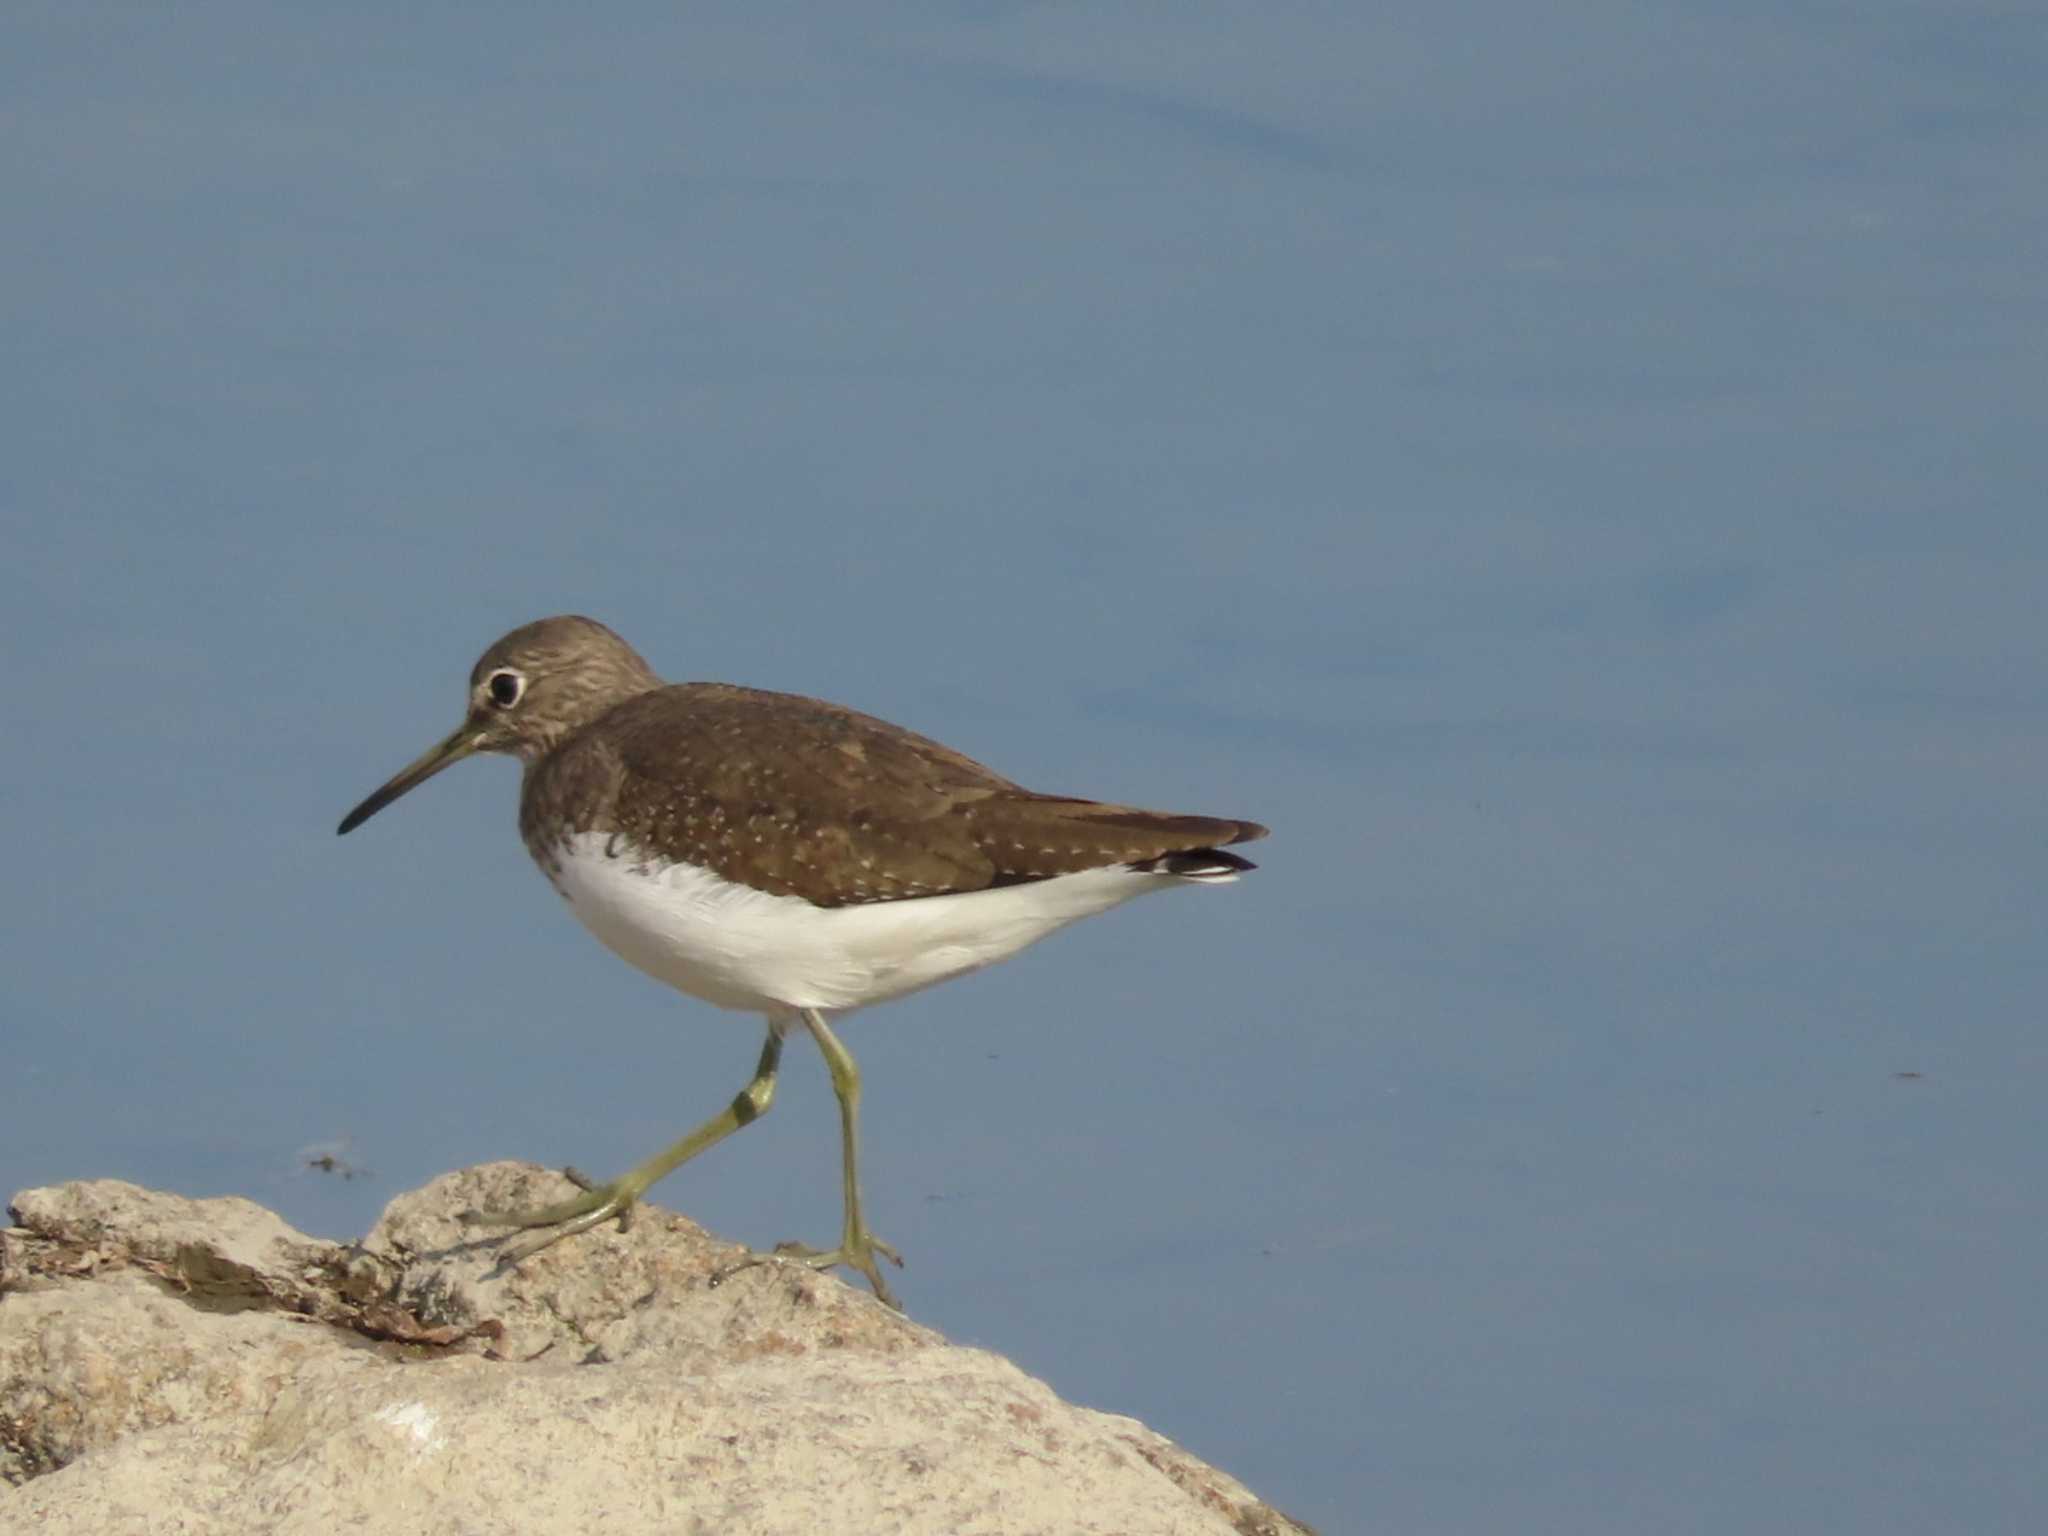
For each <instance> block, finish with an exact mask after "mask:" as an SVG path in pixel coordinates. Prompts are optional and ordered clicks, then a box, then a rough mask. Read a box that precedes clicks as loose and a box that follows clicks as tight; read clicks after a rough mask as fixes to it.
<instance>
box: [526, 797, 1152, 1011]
mask: <svg viewBox="0 0 2048 1536" xmlns="http://www.w3.org/2000/svg"><path fill="white" fill-rule="evenodd" d="M607 841H608V839H607V837H606V835H605V834H604V833H601V832H585V833H579V834H577V835H576V836H575V837H573V838H571V839H569V841H568V842H567V843H566V844H565V845H563V847H562V848H561V849H560V851H559V853H558V855H557V857H558V858H559V860H560V865H561V867H560V868H559V869H556V870H550V871H548V878H549V879H551V880H552V881H553V882H554V884H555V889H556V890H558V891H560V892H561V893H562V895H563V896H564V897H565V898H566V899H567V900H568V902H569V905H570V906H571V907H572V908H573V909H574V910H575V913H576V915H577V917H579V918H580V919H582V921H583V925H584V926H585V927H586V928H588V929H589V930H590V931H591V932H592V933H594V934H596V935H597V937H598V939H599V940H600V941H602V942H603V944H604V945H605V947H606V948H608V949H610V950H611V951H612V952H613V953H614V954H616V955H618V956H619V958H620V959H622V960H625V961H627V962H628V963H630V964H632V965H635V966H637V967H639V968H640V969H641V970H643V971H645V972H646V973H647V974H648V975H650V976H652V977H654V978H655V979H656V980H657V981H664V982H667V983H668V984H669V985H670V986H672V987H675V988H677V989H678V990H680V991H683V992H687V993H689V994H690V995H691V996H692V997H700V998H703V999H704V1000H705V1001H706V1002H709V1003H716V1004H718V1005H719V1006H720V1007H722V1008H743V1009H747V1010H749V1011H751V1012H756V1013H766V1014H770V1015H783V1014H788V1013H792V1012H794V1011H795V1010H797V1009H799V1008H826V1009H833V1010H840V1011H843V1010H846V1009H850V1008H864V1007H866V1006H867V1005H868V1004H870V1003H879V1002H883V1001H885V1000H887V999H889V998H892V997H901V996H903V995H904V994H905V993H906V992H915V991H917V990H918V989H919V988H920V987H929V986H931V985H933V984H934V983H935V982H941V981H945V980H946V979H948V978H949V977H953V976H960V975H964V974H966V973H967V972H968V971H975V970H979V969H981V967H983V966H985V965H993V964H994V963H995V962H996V961H998V960H1006V959H1008V958H1009V957H1010V956H1011V955H1014V954H1016V953H1017V951H1018V950H1020V949H1022V948H1024V947H1025V946H1026V945H1027V944H1031V943H1034V942H1035V941H1037V940H1039V939H1042V938H1044V937H1045V936H1046V935H1047V934H1049V933H1051V932H1053V931H1054V930H1056V929H1059V928H1064V927H1065V926H1066V925H1067V924H1068V923H1071V922H1074V921H1075V920H1077V919H1079V918H1083V917H1088V916H1091V915H1093V914H1094V913H1097V912H1103V911H1107V910H1108V909H1109V908H1111V907H1113V906H1116V905H1118V904H1119V903H1120V902H1125V901H1128V900H1130V899H1131V898H1132V897H1133V896H1141V895H1143V894H1144V893H1145V892H1147V891H1153V890H1159V889H1162V888H1164V887H1166V886H1169V885H1173V884H1176V883H1178V882H1176V881H1175V880H1174V879H1173V878H1172V877H1171V876H1162V875H1154V874H1139V873H1135V872H1133V871H1131V870H1127V869H1123V868H1112V869H1094V870H1084V871H1082V872H1081V873H1079V874H1072V875H1057V876H1055V877H1053V878H1052V879H1050V880H1036V881H1032V882H1030V883H1028V884H1024V885H1010V886H1003V887H1001V888H999V889H996V890H989V891H971V892H967V893H964V894H961V895H955V896H922V897H918V898H916V899H914V900H909V901H886V902H872V903H869V904H867V905H863V906H848V907H818V906H813V905H812V904H811V903H810V902H808V901H805V900H803V899H802V898H801V897H796V896H771V895H768V894H767V893H765V892H762V891H757V890H754V889H752V888H751V887H749V886H744V885H738V884H735V883H734V882H732V881H730V880H725V879H722V878H720V877H719V876H717V875H715V874H713V873H711V871H709V870H707V869H702V868H699V867H698V866H697V865H694V864H648V863H645V862H643V861H641V860H640V859H639V858H638V857H637V856H636V855H635V854H633V853H632V852H631V851H630V850H622V851H621V853H620V854H619V856H617V857H611V856H608V855H607V854H606V853H605V846H606V843H607Z"/></svg>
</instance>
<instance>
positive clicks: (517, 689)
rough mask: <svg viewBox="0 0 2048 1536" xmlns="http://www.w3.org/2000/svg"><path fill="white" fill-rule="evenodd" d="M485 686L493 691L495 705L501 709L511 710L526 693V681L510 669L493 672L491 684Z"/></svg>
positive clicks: (492, 697) (492, 696) (492, 698)
mask: <svg viewBox="0 0 2048 1536" xmlns="http://www.w3.org/2000/svg"><path fill="white" fill-rule="evenodd" d="M485 686H487V687H488V688H489V689H490V690H491V702H492V703H493V704H495V705H497V706H498V708H500V709H510V708H511V707H512V706H513V705H514V704H517V703H518V702H519V698H520V695H522V694H523V693H525V692H526V679H525V678H523V677H521V676H520V675H519V674H518V673H517V672H514V671H512V670H511V669H510V668H509V667H508V668H506V669H505V670H504V671H502V672H493V673H492V674H491V680H490V682H489V683H487V684H486V685H485Z"/></svg>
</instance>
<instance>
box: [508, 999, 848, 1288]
mask: <svg viewBox="0 0 2048 1536" xmlns="http://www.w3.org/2000/svg"><path fill="white" fill-rule="evenodd" d="M835 1043H836V1042H835ZM781 1063H782V1031H781V1030H780V1029H778V1028H777V1027H776V1026H775V1025H773V1024H771V1025H769V1026H768V1039H767V1042H766V1043H765V1044H764V1045H763V1046H762V1047H761V1060H760V1064H759V1065H757V1066H756V1067H755V1068H754V1078H753V1081H752V1082H750V1083H748V1084H747V1086H746V1087H744V1088H742V1089H741V1090H740V1091H739V1092H738V1093H736V1094H735V1095H733V1101H732V1103H730V1104H728V1105H727V1106H726V1107H725V1110H724V1112H723V1113H721V1114H717V1115H714V1116H712V1117H711V1118H710V1119H709V1120H706V1121H705V1122H704V1123H703V1124H702V1125H700V1126H698V1127H697V1129H695V1130H694V1131H692V1132H690V1134H689V1135H687V1136H685V1137H684V1138H683V1139H682V1140H681V1141H679V1142H677V1143H676V1144H675V1145H674V1146H672V1147H670V1148H669V1149H668V1150H667V1151H665V1152H661V1153H658V1154H656V1155H655V1156H653V1157H650V1158H649V1159H647V1161H646V1162H644V1163H642V1164H640V1165H639V1166H638V1167H636V1168H634V1169H633V1170H632V1171H631V1172H629V1173H626V1174H623V1175H621V1176H620V1177H619V1178H616V1179H614V1180H613V1181H612V1182H611V1183H609V1184H598V1185H592V1186H589V1187H587V1188H586V1189H585V1190H584V1192H583V1193H582V1194H580V1195H575V1196H572V1197H571V1198H570V1199H567V1200H564V1201H562V1202H561V1203H559V1204H557V1205H547V1206H542V1207H541V1208H540V1209H538V1210H532V1211H483V1212H479V1213H478V1214H477V1215H476V1216H475V1217H474V1218H473V1219H474V1220H476V1221H478V1222H481V1223H483V1224H485V1225H487V1226H493V1227H547V1228H551V1229H552V1230H550V1231H545V1232H539V1231H537V1232H535V1233H533V1235H532V1236H530V1237H522V1238H519V1239H517V1240H515V1241H513V1242H510V1243H507V1244H506V1245H505V1247H504V1248H503V1249H502V1250H501V1252H500V1254H499V1259H498V1262H499V1264H500V1265H501V1266H510V1265H513V1264H517V1263H519V1262H520V1261H521V1260H523V1259H530V1258H532V1257H533V1256H534V1255H535V1254H536V1253H539V1252H540V1251H541V1249H543V1248H545V1247H547V1246H548V1245H549V1244H551V1243H558V1242H560V1241H561V1240H562V1239H563V1238H565V1237H574V1236H575V1235H576V1234H577V1233H579V1232H588V1231H589V1230H590V1229H591V1228H592V1227H595V1226H601V1225H602V1224H603V1223H605V1222H607V1221H610V1220H611V1219H612V1218H613V1217H614V1216H617V1217H620V1218H624V1217H625V1215H626V1213H627V1212H629V1211H630V1210H632V1208H633V1203H634V1202H635V1201H636V1200H638V1199H639V1198H640V1197H641V1196H642V1195H644V1194H646V1193H647V1191H648V1190H649V1189H650V1188H651V1187H652V1186H653V1185H654V1184H655V1183H656V1181H658V1180H660V1179H662V1178H664V1177H666V1176H667V1175H668V1174H670V1173H672V1172H674V1171H675V1169H676V1168H678V1167H680V1166H681V1165H682V1164H684V1163H687V1162H688V1161H689V1160H690V1159H691V1158H693V1157H695V1156H696V1155H697V1154H698V1153H699V1152H702V1151H703V1150H704V1149H705V1148H706V1147H713V1146H716V1145H717V1144H718V1143H719V1142H721V1141H723V1140H725V1138H726V1137H728V1136H730V1135H731V1134H732V1133H733V1132H734V1131H736V1130H738V1129H739V1128H740V1127H741V1126H743V1125H751V1124H752V1123H753V1122H754V1121H756V1120H758V1119H760V1118H761V1116H763V1115H765V1114H767V1113H768V1107H769V1106H770V1105H771V1104H773V1103H774V1102H775V1071H776V1068H777V1067H778V1066H780V1065H781ZM833 1080H834V1081H835V1082H836V1081H837V1080H838V1079H837V1076H836V1075H835V1077H834V1079H833ZM570 1177H572V1178H576V1175H574V1174H571V1175H570ZM577 1182H579V1183H581V1182H582V1180H581V1179H578V1180H577Z"/></svg>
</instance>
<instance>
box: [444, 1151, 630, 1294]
mask: <svg viewBox="0 0 2048 1536" xmlns="http://www.w3.org/2000/svg"><path fill="white" fill-rule="evenodd" d="M562 1173H563V1176H564V1177H565V1178H567V1179H568V1180H569V1182H570V1183H572V1184H574V1185H576V1186H577V1188H579V1189H580V1190H582V1191H583V1193H581V1194H580V1195H571V1196H570V1197H569V1198H568V1199H567V1200H559V1201H557V1202H556V1203H555V1204H553V1205H543V1206H539V1207H537V1208H535V1209H533V1210H526V1211H469V1212H466V1213H465V1214H464V1218H463V1219H464V1220H466V1221H469V1222H473V1223H474V1224H476V1225H477V1226H483V1227H513V1228H518V1229H521V1230H525V1231H526V1232H527V1233H528V1235H527V1236H525V1237H520V1238H515V1239H513V1240H512V1241H511V1242H508V1243H507V1244H506V1245H505V1246H504V1247H503V1248H501V1249H499V1250H498V1270H499V1271H500V1272H502V1271H504V1270H508V1269H511V1268H514V1267H515V1266H517V1265H519V1264H521V1263H523V1262H525V1261H526V1260H527V1259H530V1258H532V1257H533V1256H534V1255H535V1254H536V1253H539V1252H540V1251H541V1250H542V1249H543V1248H546V1247H549V1246H551V1245H553V1244H555V1243H559V1242H560V1241H561V1240H562V1239H563V1238H565V1237H574V1236H575V1235H576V1234H577V1233H579V1232H588V1231H589V1230H590V1229H591V1228H592V1227H600V1226H603V1225H604V1224H605V1223H606V1222H607V1221H610V1220H612V1219H613V1218H614V1217H616V1218H617V1219H618V1223H619V1230H620V1231H621V1232H623V1231H625V1230H626V1228H627V1227H628V1226H629V1225H630V1224H631V1222H632V1219H633V1205H634V1202H635V1201H637V1200H638V1199H639V1198H640V1193H641V1192H640V1190H639V1189H638V1188H635V1187H634V1186H633V1185H632V1184H631V1183H630V1182H629V1181H628V1180H626V1179H614V1180H613V1181H612V1182H611V1183H609V1184H599V1183H597V1182H595V1181H594V1180H593V1179H591V1178H590V1177H589V1176H588V1175H586V1174H583V1173H579V1172H577V1171H576V1170H575V1169H574V1168H564V1169H563V1170H562ZM543 1229H545V1230H543Z"/></svg>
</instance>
